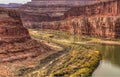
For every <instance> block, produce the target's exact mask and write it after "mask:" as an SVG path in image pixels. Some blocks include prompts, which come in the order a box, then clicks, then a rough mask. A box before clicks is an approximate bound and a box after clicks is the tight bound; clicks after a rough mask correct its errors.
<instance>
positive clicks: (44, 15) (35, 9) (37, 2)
mask: <svg viewBox="0 0 120 77" xmlns="http://www.w3.org/2000/svg"><path fill="white" fill-rule="evenodd" d="M96 2H99V1H97V0H96V1H88V0H87V2H86V0H84V1H83V0H57V1H56V0H32V1H31V2H28V3H27V4H25V5H23V6H22V7H21V16H22V20H23V22H24V23H23V24H24V26H25V27H32V25H38V24H37V23H38V22H42V21H48V22H50V21H58V20H62V19H64V17H65V16H64V13H65V12H67V11H68V10H69V9H70V8H72V7H75V6H80V5H85V4H93V3H96Z"/></svg>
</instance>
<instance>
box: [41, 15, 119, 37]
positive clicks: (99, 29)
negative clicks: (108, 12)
mask: <svg viewBox="0 0 120 77" xmlns="http://www.w3.org/2000/svg"><path fill="white" fill-rule="evenodd" d="M41 25H42V27H41V28H42V29H53V30H61V31H66V32H69V33H72V34H80V35H89V36H96V37H103V38H120V16H100V17H76V18H68V19H65V20H62V21H53V22H43V23H41Z"/></svg>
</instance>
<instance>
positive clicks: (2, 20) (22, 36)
mask: <svg viewBox="0 0 120 77" xmlns="http://www.w3.org/2000/svg"><path fill="white" fill-rule="evenodd" d="M2 9H3V8H2ZM2 9H1V11H0V63H4V62H10V61H15V60H20V59H25V58H29V57H37V56H39V55H40V54H41V53H42V52H47V51H48V50H49V51H50V50H51V49H50V48H49V47H48V46H47V45H45V44H43V43H41V42H37V41H36V40H33V39H32V38H31V37H30V35H29V32H28V30H27V29H26V28H24V27H23V24H22V22H21V19H20V16H19V11H17V10H13V9H4V10H3V11H2Z"/></svg>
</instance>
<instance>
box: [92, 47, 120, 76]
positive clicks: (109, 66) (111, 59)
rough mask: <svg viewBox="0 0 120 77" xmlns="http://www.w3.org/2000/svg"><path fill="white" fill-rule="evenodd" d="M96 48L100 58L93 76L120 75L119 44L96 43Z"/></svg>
mask: <svg viewBox="0 0 120 77" xmlns="http://www.w3.org/2000/svg"><path fill="white" fill-rule="evenodd" d="M96 48H97V49H98V50H99V51H100V53H101V54H102V60H101V62H100V65H99V66H98V68H97V69H96V70H95V72H94V73H93V77H120V46H109V45H97V46H96Z"/></svg>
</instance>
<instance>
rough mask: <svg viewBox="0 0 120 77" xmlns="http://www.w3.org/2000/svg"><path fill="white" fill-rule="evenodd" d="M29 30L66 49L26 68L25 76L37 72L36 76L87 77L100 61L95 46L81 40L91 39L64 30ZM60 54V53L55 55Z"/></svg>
mask: <svg viewBox="0 0 120 77" xmlns="http://www.w3.org/2000/svg"><path fill="white" fill-rule="evenodd" d="M29 32H30V34H31V36H32V37H33V38H35V39H36V40H39V41H41V42H43V43H46V42H47V43H49V44H50V43H51V42H52V43H55V44H58V45H59V46H61V47H63V48H64V49H65V50H63V51H62V54H60V53H56V54H53V55H50V56H48V57H47V58H46V59H44V60H42V61H41V62H40V64H39V65H38V66H37V67H35V68H36V69H35V68H33V69H31V71H27V70H26V73H24V76H32V75H33V74H36V73H37V74H36V76H35V77H43V76H45V77H46V76H47V77H53V76H69V77H86V76H90V75H91V73H92V72H93V70H94V69H95V68H96V67H97V65H98V63H99V60H100V54H99V52H98V51H96V50H95V49H94V47H92V46H88V45H85V44H84V43H82V42H81V41H84V42H85V41H88V40H90V39H87V38H85V37H81V36H78V35H72V34H69V33H66V32H62V31H53V30H32V29H31V30H29ZM79 42H80V43H79ZM58 54H60V55H59V56H57V57H55V55H58Z"/></svg>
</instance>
